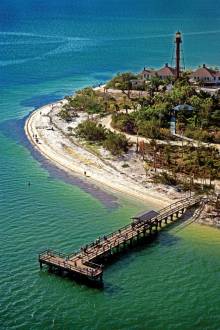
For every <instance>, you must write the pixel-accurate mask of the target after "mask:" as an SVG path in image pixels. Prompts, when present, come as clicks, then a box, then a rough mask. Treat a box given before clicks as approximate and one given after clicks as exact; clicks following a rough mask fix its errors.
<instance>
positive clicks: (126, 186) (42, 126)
mask: <svg viewBox="0 0 220 330" xmlns="http://www.w3.org/2000/svg"><path fill="white" fill-rule="evenodd" d="M63 102H65V100H60V101H58V102H55V103H53V104H48V105H45V106H43V107H41V108H38V109H36V110H34V111H33V112H32V113H31V114H30V115H29V116H28V118H27V119H26V122H25V126H24V130H25V134H26V136H27V138H28V140H29V141H30V143H31V144H32V145H33V146H34V147H35V148H36V149H37V150H38V151H39V152H40V154H41V155H43V156H44V157H45V158H46V159H48V160H49V161H51V162H52V163H53V164H54V165H56V166H57V167H58V168H60V169H61V170H63V171H65V172H67V173H68V174H70V175H74V176H78V177H80V178H81V179H82V180H85V181H87V182H89V183H91V184H95V185H97V186H98V187H99V188H101V189H102V188H103V190H104V191H108V188H109V189H110V191H109V193H111V192H112V193H116V194H117V193H118V194H120V195H124V194H125V195H126V197H127V198H132V199H136V200H139V201H140V202H141V203H143V202H146V203H149V204H152V205H155V207H158V208H160V207H161V206H166V205H168V204H169V203H172V201H173V200H172V199H171V198H169V197H167V196H165V194H161V193H159V192H157V191H152V190H151V191H150V190H149V189H147V188H145V187H143V186H141V185H140V184H138V183H137V182H135V181H134V180H131V178H128V177H125V176H124V175H123V174H122V173H120V172H119V171H117V170H115V169H114V168H111V167H110V166H108V165H106V164H105V163H104V161H102V159H100V158H98V157H97V156H95V155H94V154H92V153H89V152H88V151H87V150H86V149H85V148H84V147H83V146H82V145H79V144H75V143H73V142H72V141H70V139H69V138H68V137H67V136H65V135H64V134H63V132H61V131H59V130H58V129H57V128H56V129H54V130H52V129H51V128H50V126H53V125H54V123H51V119H50V116H49V115H50V113H51V112H55V113H56V111H57V109H59V108H60V106H61V105H62V104H63ZM36 136H37V139H36ZM85 172H86V173H88V174H89V175H86V176H85Z"/></svg>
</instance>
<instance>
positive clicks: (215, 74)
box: [191, 64, 220, 86]
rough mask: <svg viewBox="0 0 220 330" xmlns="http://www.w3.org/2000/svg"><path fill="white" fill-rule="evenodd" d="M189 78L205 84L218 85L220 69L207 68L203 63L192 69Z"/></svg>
mask: <svg viewBox="0 0 220 330" xmlns="http://www.w3.org/2000/svg"><path fill="white" fill-rule="evenodd" d="M191 80H192V81H194V82H202V83H203V84H204V85H206V86H213V85H220V71H218V70H213V69H210V68H208V67H207V66H206V65H205V64H203V66H202V67H201V68H198V69H197V70H195V71H193V73H192V74H191Z"/></svg>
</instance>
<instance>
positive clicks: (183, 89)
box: [60, 72, 220, 190]
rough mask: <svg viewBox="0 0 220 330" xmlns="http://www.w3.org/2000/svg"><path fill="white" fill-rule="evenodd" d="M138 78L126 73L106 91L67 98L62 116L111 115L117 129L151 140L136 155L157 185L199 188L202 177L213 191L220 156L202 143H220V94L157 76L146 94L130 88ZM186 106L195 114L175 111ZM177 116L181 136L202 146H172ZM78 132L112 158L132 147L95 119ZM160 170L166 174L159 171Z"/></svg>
mask: <svg viewBox="0 0 220 330" xmlns="http://www.w3.org/2000/svg"><path fill="white" fill-rule="evenodd" d="M135 79H138V76H137V75H134V74H132V73H129V72H128V73H122V74H118V75H117V76H116V77H114V78H113V79H112V80H111V81H110V82H109V83H108V84H107V85H106V88H105V89H104V90H103V91H101V90H93V89H92V88H85V89H83V90H80V91H78V92H76V94H75V96H74V97H68V98H67V101H68V102H67V104H66V105H64V106H63V109H62V110H61V112H60V116H61V117H62V118H63V119H64V120H67V121H69V120H71V118H72V117H73V116H75V115H77V113H78V112H79V111H84V112H86V113H88V116H91V117H92V118H93V119H94V117H95V118H97V117H99V118H100V117H101V116H105V115H108V114H111V115H112V126H113V127H114V128H115V129H116V130H118V131H120V132H122V133H128V134H133V135H135V136H137V137H138V136H139V137H140V136H143V137H146V138H149V139H151V143H150V144H143V143H142V145H137V152H139V153H140V154H141V156H142V158H143V160H145V159H146V160H145V167H146V171H148V170H151V171H152V169H153V171H154V172H155V178H154V179H155V181H156V182H162V183H164V184H171V185H176V186H179V187H181V188H182V189H188V188H189V186H190V188H192V187H193V188H194V189H197V190H198V189H200V183H199V182H198V180H200V181H201V178H203V181H204V182H203V187H206V186H207V185H208V186H209V187H211V186H212V182H213V180H215V179H219V173H220V160H219V152H218V150H216V149H214V148H210V147H208V146H205V147H204V146H202V144H201V143H200V142H208V143H220V95H215V96H212V95H210V94H207V93H205V92H204V91H202V90H201V89H198V88H197V87H194V86H193V85H191V83H190V82H189V75H188V73H185V74H184V76H183V77H182V78H180V79H178V80H177V81H171V80H170V79H167V81H165V80H163V81H162V80H161V79H160V78H159V77H154V78H152V79H150V80H149V81H148V82H146V84H145V85H144V88H142V89H143V91H132V90H131V87H132V82H131V80H135ZM168 83H169V88H168ZM170 83H172V85H170ZM108 88H111V89H117V92H115V93H114V92H108ZM118 90H121V92H120V91H118ZM184 104H188V105H190V106H191V107H192V110H190V111H188V110H186V109H183V110H179V111H176V112H175V113H174V110H173V109H174V107H176V106H178V105H184ZM93 115H96V116H93ZM174 115H175V116H176V128H177V133H179V134H180V135H185V136H187V137H190V138H192V139H195V140H197V141H198V147H194V146H192V145H188V146H172V145H170V144H169V141H170V140H174V139H177V138H175V137H174V136H173V135H172V134H171V132H170V121H171V118H172V117H173V116H174ZM76 133H77V135H78V136H79V137H81V138H83V139H85V140H87V141H89V142H91V143H93V144H94V143H96V144H99V145H102V146H103V147H104V148H106V149H107V150H109V151H110V152H111V153H112V154H113V155H121V154H123V153H124V152H127V150H128V147H129V144H128V141H127V139H126V137H125V135H123V134H116V133H112V132H110V131H109V130H107V129H105V128H104V127H103V126H101V125H99V124H97V123H96V122H95V121H93V120H87V121H85V122H84V123H81V124H80V125H79V126H78V128H77V130H76ZM158 139H160V140H166V141H167V144H165V145H157V143H156V140H158ZM159 168H160V169H161V170H162V172H161V171H160V172H158V171H157V169H159Z"/></svg>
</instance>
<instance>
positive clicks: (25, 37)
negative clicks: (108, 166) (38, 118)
mask: <svg viewBox="0 0 220 330" xmlns="http://www.w3.org/2000/svg"><path fill="white" fill-rule="evenodd" d="M219 17H220V5H219V3H218V1H214V0H211V1H204V0H185V1H175V0H170V1H166V0H161V1H159V0H148V1H147V0H136V1H131V0H126V1H125V0H120V1H119V0H110V1H101V0H81V1H80V0H64V1H57V0H47V1H44V0H38V1H36V0H35V1H34V0H1V2H0V228H1V229H0V230H1V231H0V256H1V257H0V329H4V330H5V329H100V330H102V329H114V330H116V329H120V330H121V329H126V330H127V329H128V330H130V329H149V330H154V329H161V330H171V329H179V330H185V329H187V330H192V329H193V330H194V329H202V330H203V329H209V330H219V329H220V314H219V310H220V298H219V297H220V287H219V280H220V232H219V231H218V230H216V229H213V228H208V227H204V226H199V225H196V224H192V225H190V226H187V227H184V228H183V229H181V230H180V231H178V229H177V227H173V228H169V229H168V230H166V231H164V232H163V233H161V234H160V235H159V237H158V239H157V240H156V241H155V242H154V243H153V244H151V245H148V246H147V247H146V248H143V249H136V250H135V251H133V252H132V253H130V254H127V255H126V256H124V257H121V258H119V260H118V261H117V262H116V263H114V264H112V265H111V266H109V267H107V269H106V270H105V273H104V283H105V288H104V290H96V289H91V288H88V287H86V286H85V285H83V284H76V283H75V282H72V281H70V280H68V279H63V278H61V277H58V276H55V275H52V274H48V273H47V272H44V271H40V270H39V265H38V262H37V254H38V252H39V251H41V250H42V249H44V248H46V247H51V248H53V249H56V250H60V251H63V252H72V251H73V250H75V249H78V248H79V247H80V246H81V244H84V243H87V242H90V241H91V240H93V239H95V238H96V237H98V236H99V235H101V234H104V233H108V232H110V231H112V230H114V229H116V228H118V227H120V226H122V225H125V224H127V223H128V222H129V218H130V217H131V216H132V215H134V214H135V213H137V212H138V211H139V210H141V209H151V208H152V207H153V206H152V205H143V204H141V203H140V202H139V201H135V200H133V201H131V200H128V199H126V198H125V197H124V196H122V197H121V196H117V195H115V194H112V193H111V192H108V191H104V192H102V191H101V190H100V189H98V188H96V187H94V186H93V187H92V186H90V185H86V184H85V183H84V182H82V181H81V180H80V179H79V178H70V177H68V176H66V175H65V174H63V173H62V172H61V171H59V170H58V169H56V168H55V167H53V166H52V164H49V163H48V162H47V161H46V160H45V159H43V158H42V157H41V156H40V155H38V154H37V153H36V152H35V151H34V150H33V149H32V148H31V146H30V145H29V143H28V142H27V140H26V138H25V136H24V132H23V125H24V120H25V118H26V116H27V115H28V114H29V113H30V112H31V111H33V109H35V108H37V107H39V106H41V105H43V104H46V103H48V102H53V101H55V100H58V99H60V98H62V97H63V96H64V95H67V94H69V93H72V92H73V91H74V90H76V89H78V88H81V87H83V86H86V85H90V84H92V85H93V84H98V83H102V82H104V81H106V80H107V79H109V78H110V77H111V76H112V75H113V74H114V73H116V72H119V71H124V70H133V71H139V70H140V69H141V68H142V67H143V66H149V67H153V66H155V67H160V66H161V65H163V64H164V63H166V62H170V61H171V58H172V50H173V35H174V33H175V32H176V31H177V30H181V31H182V32H183V33H184V43H183V49H184V59H185V64H186V66H188V67H193V66H196V65H199V64H202V63H207V64H210V65H214V66H216V65H220V56H219V55H220V44H219V42H218V40H219V37H220V28H219V23H220V18H219ZM28 181H31V186H30V187H28V186H27V182H28Z"/></svg>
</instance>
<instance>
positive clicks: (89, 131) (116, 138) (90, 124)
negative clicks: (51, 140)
mask: <svg viewBox="0 0 220 330" xmlns="http://www.w3.org/2000/svg"><path fill="white" fill-rule="evenodd" d="M76 135H77V136H78V137H81V138H83V139H85V140H87V141H90V142H100V143H101V144H102V145H103V147H104V148H106V149H107V150H109V151H110V152H111V153H112V154H113V155H121V154H122V153H123V152H127V151H128V146H129V145H128V140H127V139H126V136H125V135H124V134H117V133H112V132H110V131H109V130H107V129H105V128H104V127H103V126H102V125H101V124H98V125H97V123H96V122H94V121H91V120H86V121H84V122H82V123H80V124H79V125H78V127H77V128H76Z"/></svg>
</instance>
